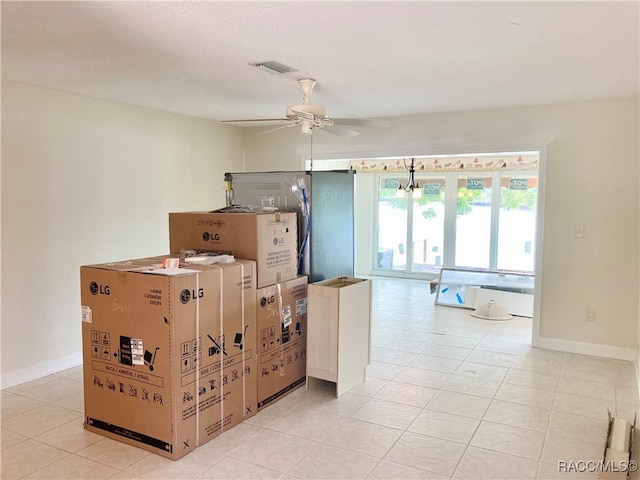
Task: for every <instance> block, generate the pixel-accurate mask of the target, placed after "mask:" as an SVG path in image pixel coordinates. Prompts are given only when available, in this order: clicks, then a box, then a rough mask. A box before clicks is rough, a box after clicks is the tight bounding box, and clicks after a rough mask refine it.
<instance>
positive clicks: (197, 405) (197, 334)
mask: <svg viewBox="0 0 640 480" xmlns="http://www.w3.org/2000/svg"><path fill="white" fill-rule="evenodd" d="M199 291H200V272H196V292H199ZM195 297H196V338H200V295H195ZM200 347H201V346H200V345H198V348H200ZM196 353H197V352H196ZM196 358H198V357H197V356H196ZM200 369H201V365H200V362H198V365H197V368H196V447H198V446H200Z"/></svg>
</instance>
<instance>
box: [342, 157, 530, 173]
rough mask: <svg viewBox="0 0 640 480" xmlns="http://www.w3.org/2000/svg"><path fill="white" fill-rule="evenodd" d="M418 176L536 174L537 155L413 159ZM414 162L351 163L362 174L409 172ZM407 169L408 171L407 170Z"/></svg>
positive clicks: (358, 161) (385, 160) (377, 160)
mask: <svg viewBox="0 0 640 480" xmlns="http://www.w3.org/2000/svg"><path fill="white" fill-rule="evenodd" d="M413 158H415V170H416V172H441V171H453V170H455V171H477V170H485V171H486V170H489V171H494V170H518V171H520V170H537V169H538V158H539V156H538V155H537V154H532V155H502V156H499V155H477V156H459V155H456V156H444V157H413ZM410 163H411V158H384V159H371V160H351V163H350V167H351V169H352V170H357V171H358V172H362V173H384V172H394V171H399V170H400V171H406V170H407V169H408V167H409V164H410ZM405 165H406V168H405Z"/></svg>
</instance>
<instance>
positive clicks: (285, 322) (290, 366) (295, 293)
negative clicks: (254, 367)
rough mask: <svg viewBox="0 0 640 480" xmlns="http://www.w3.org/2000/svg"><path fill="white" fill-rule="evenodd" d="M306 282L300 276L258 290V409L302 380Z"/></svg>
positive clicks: (286, 392)
mask: <svg viewBox="0 0 640 480" xmlns="http://www.w3.org/2000/svg"><path fill="white" fill-rule="evenodd" d="M307 282H308V278H307V277H306V276H300V277H298V278H296V279H294V280H289V281H287V282H283V283H280V284H276V285H271V286H269V287H264V288H259V289H258V292H257V299H258V306H257V310H258V314H257V324H258V327H257V330H258V345H257V348H258V352H259V357H258V370H259V375H258V410H261V409H262V408H264V407H267V406H269V405H271V404H272V403H273V402H275V401H276V400H279V399H280V398H281V397H283V396H285V395H287V394H288V393H290V392H292V391H294V390H295V389H296V388H298V387H300V386H301V385H303V384H304V382H305V378H306V355H307Z"/></svg>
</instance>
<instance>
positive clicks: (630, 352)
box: [537, 337, 636, 362]
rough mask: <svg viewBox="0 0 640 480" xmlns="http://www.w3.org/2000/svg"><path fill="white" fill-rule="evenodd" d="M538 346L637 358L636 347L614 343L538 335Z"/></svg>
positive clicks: (613, 356)
mask: <svg viewBox="0 0 640 480" xmlns="http://www.w3.org/2000/svg"><path fill="white" fill-rule="evenodd" d="M537 346H538V347H539V348H544V349H546V350H556V351H559V352H566V353H578V354H581V355H591V356H593V357H604V358H612V359H615V360H626V361H629V362H634V361H635V359H636V349H635V348H624V347H615V346H613V345H604V344H600V343H585V342H576V341H574V340H564V339H561V338H551V337H538V345H537Z"/></svg>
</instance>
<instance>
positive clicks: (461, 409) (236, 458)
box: [1, 277, 640, 480]
mask: <svg viewBox="0 0 640 480" xmlns="http://www.w3.org/2000/svg"><path fill="white" fill-rule="evenodd" d="M428 292H429V288H428V285H427V284H426V282H424V281H416V280H399V279H389V278H377V277H376V278H374V279H373V294H374V296H373V307H374V309H373V311H374V313H373V335H372V341H373V348H372V364H371V366H370V371H369V376H368V379H367V381H366V382H365V383H363V384H361V385H359V386H357V387H356V388H354V389H353V390H351V391H350V392H348V393H347V394H345V395H343V396H342V397H340V398H335V396H334V394H333V392H332V390H331V388H329V387H331V385H330V384H325V385H320V386H318V387H314V388H313V389H310V390H306V389H305V388H304V387H303V388H300V389H298V390H296V391H295V392H294V393H292V394H290V395H289V396H288V397H286V398H284V399H282V400H280V401H279V402H277V403H276V404H274V405H272V406H270V407H268V408H266V409H265V410H263V411H261V412H260V413H258V415H256V416H255V417H253V418H251V419H249V420H247V421H245V422H244V423H242V424H241V425H239V426H237V427H235V428H233V429H231V430H229V431H227V432H225V433H224V434H223V435H221V436H220V437H217V438H216V439H214V440H212V441H211V442H209V443H207V444H205V445H203V446H201V447H199V448H198V449H196V450H195V451H194V452H192V453H191V454H189V455H187V456H186V457H183V458H182V459H180V460H178V461H175V462H174V461H171V460H167V459H165V458H162V457H160V456H157V455H155V454H152V453H148V452H146V451H144V450H140V449H138V448H135V447H131V446H128V445H125V444H123V443H120V442H116V441H113V440H110V439H108V438H104V437H102V436H100V435H96V434H93V433H90V432H87V431H85V430H83V426H82V422H83V399H82V371H81V367H76V368H72V369H69V370H66V371H63V372H59V373H57V374H54V375H48V376H46V377H43V378H40V379H37V380H34V381H31V382H28V383H25V384H22V385H18V386H15V387H12V388H7V389H5V390H2V397H1V402H2V403H1V412H2V425H1V428H2V433H1V435H2V437H1V439H2V442H1V454H2V455H1V460H2V471H1V478H2V479H3V480H9V479H19V478H34V479H35V478H41V479H73V478H76V479H101V478H113V479H129V478H131V479H138V478H143V479H232V478H246V479H255V478H282V479H294V478H319V479H324V478H327V479H328V478H335V479H352V478H353V479H355V478H393V479H410V478H426V479H449V478H453V479H457V480H466V479H529V478H530V479H534V478H540V479H547V478H549V479H552V478H593V479H595V478H597V475H595V474H591V473H588V472H585V473H575V472H574V473H570V474H567V473H563V472H559V471H558V462H559V461H563V462H567V463H565V465H567V464H569V465H570V463H568V462H571V461H574V462H578V461H584V462H586V461H589V460H594V461H597V460H600V459H601V456H602V453H603V441H604V438H605V436H606V427H607V409H609V410H610V411H611V412H612V413H613V414H614V415H617V416H620V417H626V418H632V417H633V415H634V414H635V412H637V411H638V410H639V409H640V405H639V404H640V400H639V399H638V388H637V384H636V377H635V372H634V366H633V364H632V363H631V362H623V361H617V360H610V359H603V358H597V357H590V356H583V355H575V354H566V353H560V352H553V351H545V350H539V349H535V348H532V347H531V346H530V337H531V321H530V320H529V319H524V318H514V319H513V320H510V321H506V322H494V321H487V320H480V319H476V318H474V317H471V316H470V315H469V311H468V310H463V309H456V308H450V307H441V306H435V305H434V303H433V302H434V296H433V295H430V294H429V293H428ZM573 465H579V464H577V463H574V464H573Z"/></svg>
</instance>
